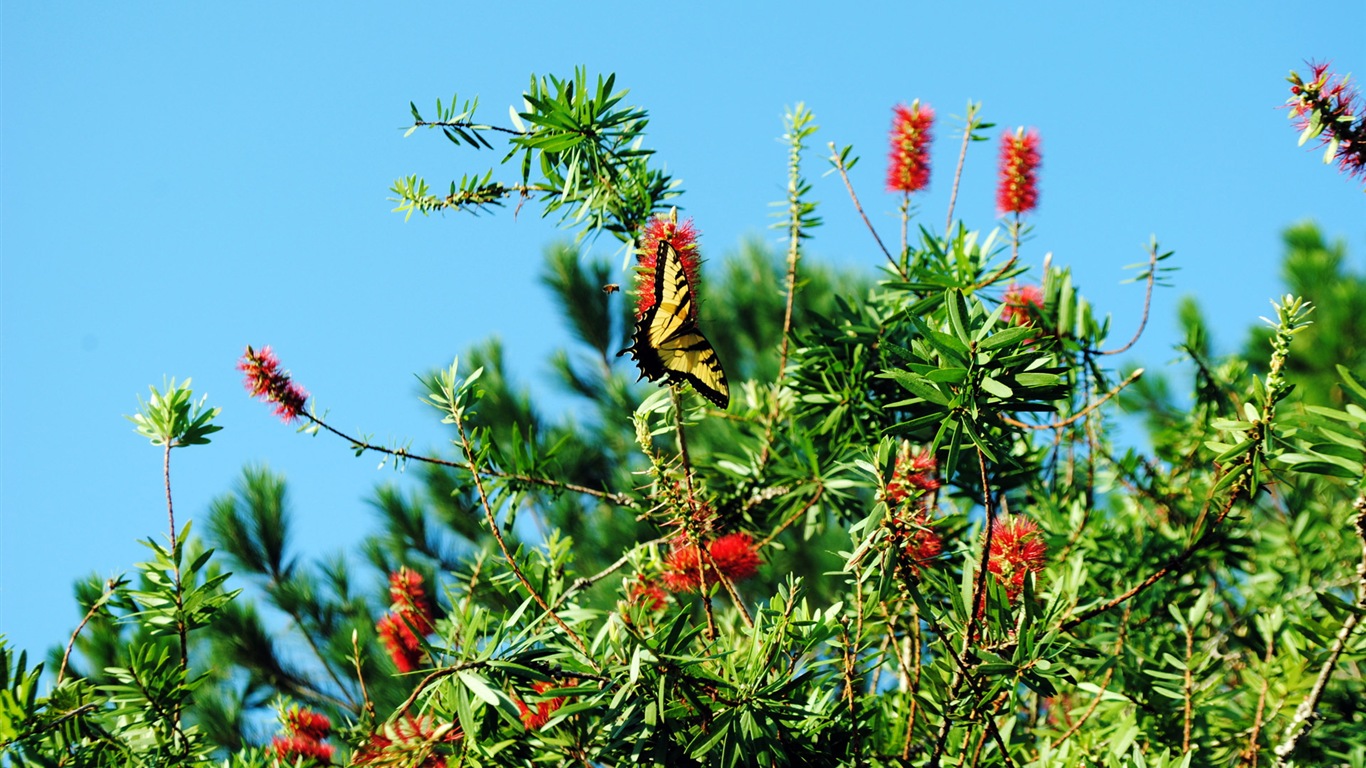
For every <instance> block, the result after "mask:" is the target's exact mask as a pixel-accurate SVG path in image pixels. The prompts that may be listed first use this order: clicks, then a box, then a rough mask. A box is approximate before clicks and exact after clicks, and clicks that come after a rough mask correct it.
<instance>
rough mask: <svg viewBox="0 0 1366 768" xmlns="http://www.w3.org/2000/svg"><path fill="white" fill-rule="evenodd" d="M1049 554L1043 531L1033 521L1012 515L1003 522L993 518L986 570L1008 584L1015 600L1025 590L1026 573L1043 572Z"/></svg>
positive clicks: (1008, 590) (1011, 598)
mask: <svg viewBox="0 0 1366 768" xmlns="http://www.w3.org/2000/svg"><path fill="white" fill-rule="evenodd" d="M1047 555H1048V546H1047V545H1046V544H1045V543H1044V540H1043V532H1042V531H1040V530H1039V526H1038V525H1037V524H1036V523H1035V522H1034V521H1033V520H1029V519H1027V518H1024V517H1010V518H1008V519H1007V520H1006V521H1005V522H1004V523H1003V522H1001V521H1000V520H999V519H998V520H994V521H992V524H991V551H990V552H989V553H988V557H987V570H988V571H990V572H992V573H993V574H995V575H996V578H997V579H998V580H999V581H1001V582H1002V583H1003V584H1004V585H1005V589H1006V596H1007V597H1009V598H1010V601H1011V602H1012V603H1013V602H1015V598H1017V597H1019V596H1020V592H1021V591H1022V590H1023V589H1024V580H1025V575H1026V574H1028V573H1038V572H1039V571H1042V570H1043V569H1044V565H1045V563H1044V558H1045V557H1047Z"/></svg>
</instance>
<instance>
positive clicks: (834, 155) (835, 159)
mask: <svg viewBox="0 0 1366 768" xmlns="http://www.w3.org/2000/svg"><path fill="white" fill-rule="evenodd" d="M830 152H831V157H830V162H832V163H834V164H835V169H836V170H838V171H839V172H840V178H841V179H844V188H845V189H847V190H849V199H850V200H852V201H853V203H854V210H856V211H858V215H859V216H860V217H861V218H862V219H863V223H864V225H865V226H867V227H868V231H869V232H871V233H872V234H873V239H874V240H876V241H877V247H878V248H881V249H882V254H883V255H884V256H886V257H887V261H888V262H889V263H891V265H892V269H894V270H896V273H897V274H898V275H901V277H902V279H905V278H906V273H905V272H902V271H901V265H900V264H898V263H897V261H896V259H894V258H892V252H891V251H889V250H887V246H885V245H883V244H882V238H881V237H879V236H878V233H877V229H876V228H874V227H873V222H871V221H869V220H868V214H866V213H864V212H863V206H862V205H861V204H859V201H858V193H857V192H855V191H854V185H853V184H852V183H850V181H849V169H847V168H845V166H844V160H843V159H842V158H841V157H840V153H839V152H838V151H836V150H835V142H833V141H832V142H830Z"/></svg>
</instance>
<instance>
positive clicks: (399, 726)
mask: <svg viewBox="0 0 1366 768" xmlns="http://www.w3.org/2000/svg"><path fill="white" fill-rule="evenodd" d="M437 730H438V728H437V725H436V721H435V720H434V719H433V718H432V717H431V716H430V715H404V716H403V717H401V718H399V719H398V720H396V721H394V722H392V723H388V724H386V725H385V726H384V730H383V731H382V732H376V733H372V734H370V741H369V743H367V744H366V745H365V746H363V747H361V748H360V749H359V750H357V751H356V753H355V754H354V755H352V757H351V760H352V764H353V765H383V766H393V765H403V766H408V767H409V768H446V755H445V754H442V753H437V752H435V751H434V750H435V749H440V748H441V745H450V744H454V743H456V742H458V741H460V740H461V739H463V738H464V737H465V734H464V732H462V731H461V730H460V726H459V725H456V724H454V723H452V724H451V727H450V728H448V729H447V730H445V731H444V732H443V733H442V734H441V735H440V736H439V737H438V736H437ZM419 754H420V755H422V756H423V760H422V762H420V763H417V762H413V760H414V759H416V757H417V756H418V755H419Z"/></svg>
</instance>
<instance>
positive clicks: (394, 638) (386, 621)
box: [375, 613, 426, 672]
mask: <svg viewBox="0 0 1366 768" xmlns="http://www.w3.org/2000/svg"><path fill="white" fill-rule="evenodd" d="M405 618H407V616H406V615H403V614H397V613H389V614H385V616H384V617H383V618H381V619H380V620H379V623H377V624H375V629H376V630H377V631H378V632H379V639H380V642H381V643H383V644H384V649H385V650H386V651H388V652H389V658H391V659H393V661H394V666H395V667H398V671H399V672H412V671H413V670H415V669H417V668H418V666H419V665H420V664H421V663H422V658H423V656H424V655H425V653H426V652H425V651H424V650H423V648H422V640H421V639H420V638H419V637H418V636H417V635H416V634H415V633H414V632H413V629H412V627H410V626H409V625H408V622H407V621H404V619H405Z"/></svg>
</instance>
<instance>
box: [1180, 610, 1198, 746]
mask: <svg viewBox="0 0 1366 768" xmlns="http://www.w3.org/2000/svg"><path fill="white" fill-rule="evenodd" d="M1193 655H1195V627H1193V626H1191V625H1189V624H1187V625H1186V660H1185V661H1186V663H1185V669H1184V673H1185V674H1184V675H1183V677H1182V680H1181V698H1182V701H1183V706H1182V708H1181V709H1182V712H1181V716H1182V717H1181V719H1182V727H1181V754H1183V755H1184V754H1186V753H1188V752H1190V751H1191V722H1192V721H1193V720H1194V719H1195V701H1194V696H1193V695H1192V692H1193V691H1194V689H1195V673H1194V672H1192V671H1191V664H1190V660H1191V656H1193Z"/></svg>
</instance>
